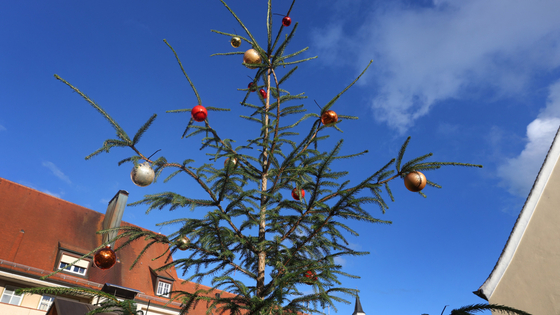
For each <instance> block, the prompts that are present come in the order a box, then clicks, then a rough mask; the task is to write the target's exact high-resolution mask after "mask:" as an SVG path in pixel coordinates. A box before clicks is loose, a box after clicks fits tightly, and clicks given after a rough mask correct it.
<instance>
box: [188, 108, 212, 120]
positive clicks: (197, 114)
mask: <svg viewBox="0 0 560 315" xmlns="http://www.w3.org/2000/svg"><path fill="white" fill-rule="evenodd" d="M191 116H192V118H193V119H194V120H196V121H204V120H205V119H206V117H208V112H207V111H206V108H204V106H202V105H196V106H195V107H193V109H192V110H191Z"/></svg>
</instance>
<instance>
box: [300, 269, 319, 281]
mask: <svg viewBox="0 0 560 315" xmlns="http://www.w3.org/2000/svg"><path fill="white" fill-rule="evenodd" d="M303 276H304V277H305V278H307V279H304V282H305V283H307V284H312V283H313V282H314V281H317V274H316V273H315V271H311V270H307V271H306V272H305V273H304V274H303Z"/></svg>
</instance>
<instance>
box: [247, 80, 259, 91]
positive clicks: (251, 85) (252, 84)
mask: <svg viewBox="0 0 560 315" xmlns="http://www.w3.org/2000/svg"><path fill="white" fill-rule="evenodd" d="M255 85H256V84H255V82H251V83H249V85H248V86H247V88H248V89H249V91H251V92H255V91H256V90H257V89H256V88H255Z"/></svg>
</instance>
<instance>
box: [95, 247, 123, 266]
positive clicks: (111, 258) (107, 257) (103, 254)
mask: <svg viewBox="0 0 560 315" xmlns="http://www.w3.org/2000/svg"><path fill="white" fill-rule="evenodd" d="M116 262H117V254H115V251H114V250H112V249H111V245H107V246H106V247H105V248H102V249H100V250H98V251H97V253H95V256H93V263H94V264H95V265H96V266H97V268H99V269H103V270H105V269H109V268H111V267H113V266H114V265H115V263H116Z"/></svg>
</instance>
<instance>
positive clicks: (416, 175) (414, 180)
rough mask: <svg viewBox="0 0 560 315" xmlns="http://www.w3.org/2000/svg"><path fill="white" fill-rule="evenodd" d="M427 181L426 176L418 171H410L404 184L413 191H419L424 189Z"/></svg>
mask: <svg viewBox="0 0 560 315" xmlns="http://www.w3.org/2000/svg"><path fill="white" fill-rule="evenodd" d="M426 182H427V181H426V176H424V174H422V173H420V172H418V171H414V172H410V173H408V174H406V176H405V177H404V185H405V186H406V188H407V189H408V190H410V191H412V192H419V191H421V190H422V189H424V187H426Z"/></svg>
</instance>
